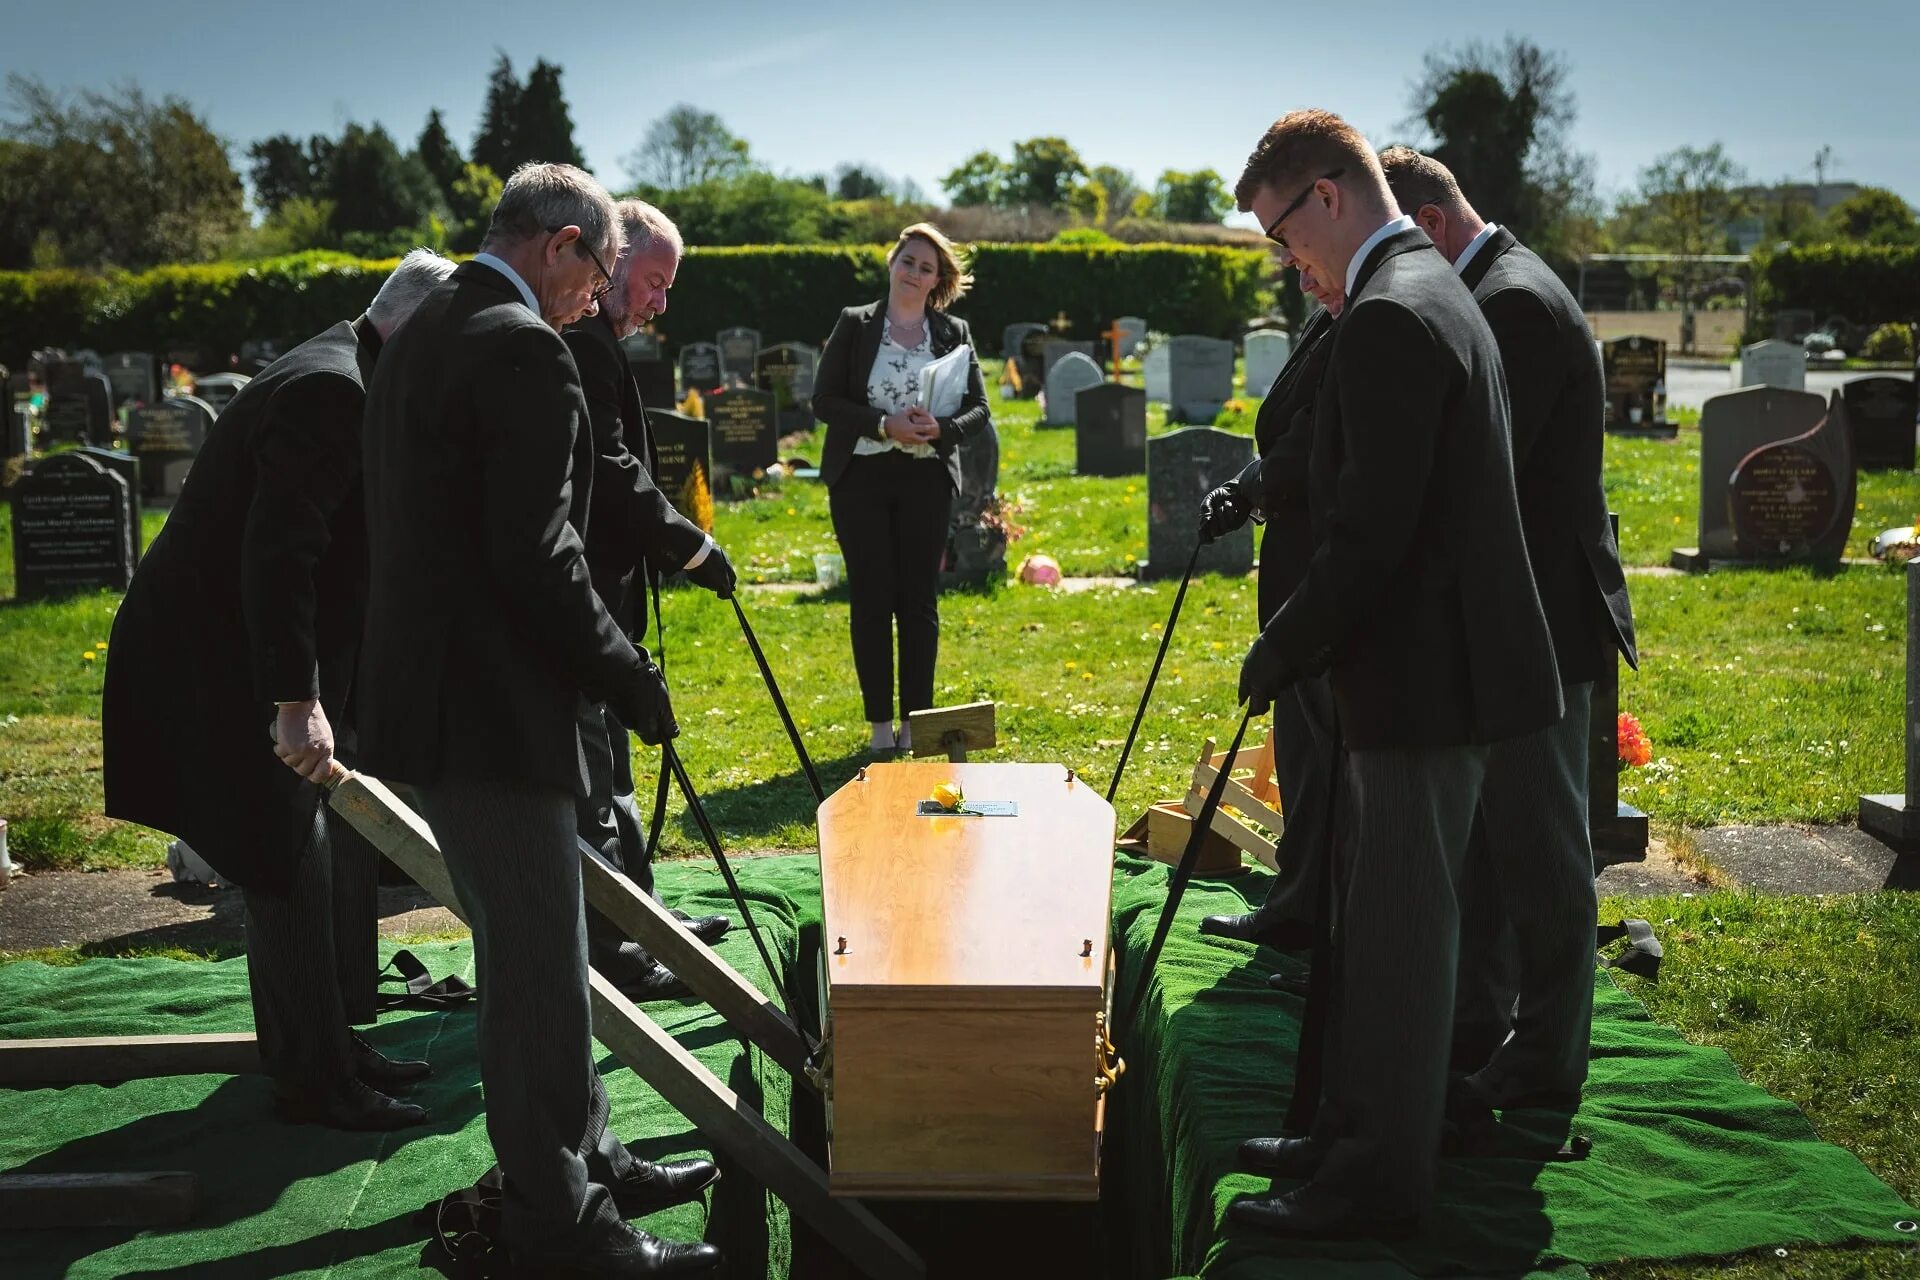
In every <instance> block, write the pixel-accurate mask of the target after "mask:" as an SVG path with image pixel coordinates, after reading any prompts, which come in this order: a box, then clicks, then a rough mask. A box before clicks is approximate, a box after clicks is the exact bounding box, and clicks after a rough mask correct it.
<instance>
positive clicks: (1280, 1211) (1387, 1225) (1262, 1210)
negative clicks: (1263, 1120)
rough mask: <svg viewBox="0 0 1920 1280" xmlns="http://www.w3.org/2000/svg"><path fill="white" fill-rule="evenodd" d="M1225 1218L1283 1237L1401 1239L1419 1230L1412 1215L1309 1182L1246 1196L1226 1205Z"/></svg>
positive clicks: (1417, 1223) (1418, 1221)
mask: <svg viewBox="0 0 1920 1280" xmlns="http://www.w3.org/2000/svg"><path fill="white" fill-rule="evenodd" d="M1227 1219H1228V1221H1230V1222H1237V1223H1240V1224H1241V1225H1242V1226H1248V1227H1257V1228H1259V1229H1260V1230H1262V1231H1271V1232H1273V1233H1275V1234H1276V1235H1283V1236H1308V1237H1312V1238H1313V1239H1316V1240H1400V1239H1404V1238H1406V1237H1407V1236H1410V1235H1412V1234H1413V1233H1414V1232H1415V1231H1416V1230H1418V1229H1419V1226H1420V1220H1419V1219H1418V1218H1417V1217H1415V1216H1413V1215H1411V1214H1405V1215H1399V1216H1392V1217H1389V1216H1385V1215H1382V1214H1379V1213H1374V1212H1369V1211H1368V1210H1366V1209H1364V1208H1362V1207H1361V1206H1360V1205H1358V1204H1355V1203H1354V1202H1353V1201H1351V1200H1349V1199H1347V1198H1346V1197H1345V1196H1342V1195H1339V1194H1337V1193H1335V1192H1331V1191H1327V1190H1324V1189H1322V1188H1319V1187H1315V1186H1314V1185H1313V1184H1312V1183H1308V1184H1307V1185H1306V1186H1304V1187H1301V1188H1299V1189H1298V1190H1296V1191H1287V1192H1283V1193H1282V1194H1280V1195H1277V1196H1270V1197H1268V1198H1266V1199H1256V1198H1254V1197H1252V1196H1248V1197H1246V1198H1244V1199H1240V1200H1235V1201H1234V1202H1233V1203H1232V1204H1230V1205H1228V1206H1227Z"/></svg>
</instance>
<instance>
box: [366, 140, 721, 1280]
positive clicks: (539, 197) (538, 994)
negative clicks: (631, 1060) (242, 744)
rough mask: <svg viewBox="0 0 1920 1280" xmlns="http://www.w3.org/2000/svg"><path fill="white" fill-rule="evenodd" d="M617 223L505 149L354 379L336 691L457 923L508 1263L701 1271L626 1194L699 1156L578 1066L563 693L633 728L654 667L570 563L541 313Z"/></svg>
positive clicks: (648, 720) (707, 1263)
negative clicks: (346, 653) (421, 292)
mask: <svg viewBox="0 0 1920 1280" xmlns="http://www.w3.org/2000/svg"><path fill="white" fill-rule="evenodd" d="M621 247H622V234H621V229H620V221H619V218H618V217H617V215H616V214H615V213H614V209H613V201H612V199H611V198H609V197H608V195H607V193H606V192H605V191H604V190H602V189H601V187H600V185H599V184H598V183H597V182H595V181H594V180H593V179H592V178H591V177H590V176H589V175H587V174H586V173H584V172H583V171H581V170H579V169H576V168H573V167H572V166H569V165H526V166H523V167H522V168H520V169H519V170H517V171H515V173H514V174H513V176H512V177H511V178H510V179H509V180H508V182H507V184H506V187H505V189H504V190H503V191H502V193H501V196H500V203H499V205H498V206H497V207H496V208H495V209H494V212H493V222H492V226H491V227H490V228H489V230H488V232H487V238H486V241H485V242H484V243H483V244H482V246H481V248H482V252H481V253H480V255H479V256H478V257H476V258H475V259H474V260H473V261H472V262H469V263H467V264H465V265H464V266H462V267H461V268H460V269H459V270H458V271H456V272H455V273H454V276H453V280H452V282H451V283H450V284H449V285H448V286H447V287H445V288H443V289H441V290H439V291H438V292H436V293H435V294H434V295H433V296H432V297H430V298H429V299H428V300H427V301H426V303H425V304H424V305H423V306H422V307H421V308H420V311H419V312H418V314H416V316H415V317H414V320H413V322H412V323H411V324H409V325H408V326H407V328H406V329H405V330H404V331H402V332H401V334H400V335H399V336H398V338H397V340H396V341H395V343H394V344H393V349H392V350H391V351H390V352H389V354H388V359H387V361H385V362H383V363H382V365H381V368H380V371H379V372H378V374H376V376H375V378H374V382H373V386H372V387H371V388H370V390H369V393H368V397H367V430H366V473H367V527H368V532H369V536H370V537H371V539H372V545H373V551H374V555H373V578H372V591H371V598H370V601H369V614H368V616H369V618H370V620H371V621H372V624H373V625H370V626H369V628H368V631H367V640H366V654H365V658H364V661H363V662H362V664H361V683H360V689H359V698H360V703H359V705H360V708H361V712H362V714H361V722H362V728H361V733H362V741H363V747H364V757H365V764H366V767H367V768H368V769H369V770H370V771H371V772H373V773H375V774H377V775H378V776H380V777H382V778H389V779H397V780H399V781H403V782H409V783H412V784H413V785H414V787H415V791H416V794H417V796H418V798H419V801H420V808H421V810H422V812H423V814H424V815H425V817H426V819H427V822H428V823H429V824H430V825H431V826H432V828H433V833H434V836H435V838H436V839H437V840H438V841H439V844H440V849H441V852H442V854H443V855H444V856H445V858H446V863H447V871H448V874H449V875H450V876H451V878H452V880H453V884H454V888H455V890H456V892H458V894H459V895H460V902H461V905H462V906H463V907H464V908H465V909H466V911H467V915H468V917H469V919H470V920H471V922H472V924H473V934H474V958H475V962H476V967H477V970H478V975H479V981H480V989H481V997H480V1028H479V1031H480V1034H479V1042H480V1078H481V1082H482V1084H483V1085H484V1086H485V1089H486V1095H487V1133H488V1136H489V1137H490V1138H492V1140H493V1149H494V1154H495V1155H496V1157H497V1158H498V1159H499V1162H500V1170H501V1173H502V1174H503V1175H504V1179H505V1192H504V1201H503V1206H502V1213H501V1237H502V1242H503V1244H504V1245H505V1246H506V1248H507V1251H508V1252H509V1253H510V1254H511V1255H512V1257H513V1258H514V1259H515V1261H517V1262H521V1263H525V1264H529V1265H533V1266H538V1267H545V1268H548V1269H550V1270H552V1269H558V1270H561V1271H563V1272H580V1273H585V1274H592V1275H602V1276H640V1275H682V1274H690V1273H695V1272H706V1271H710V1270H711V1269H712V1268H713V1267H714V1266H716V1265H718V1263H719V1251H718V1250H716V1249H714V1248H713V1247H712V1246H710V1245H707V1244H678V1243H673V1242H668V1241H662V1240H656V1239H654V1238H653V1237H652V1236H648V1235H646V1234H644V1233H642V1232H639V1231H636V1230H634V1229H633V1228H631V1227H629V1226H628V1225H627V1224H626V1223H625V1222H624V1221H622V1219H623V1218H627V1217H634V1216H637V1215H640V1214H643V1213H648V1212H651V1211H653V1210H654V1209H657V1208H661V1207H663V1206H665V1205H668V1204H674V1203H678V1202H680V1201H683V1200H688V1199H691V1198H693V1197H694V1196H696V1195H698V1194H699V1192H700V1191H701V1190H702V1189H703V1188H704V1187H706V1186H707V1185H708V1184H709V1183H711V1182H712V1181H713V1180H714V1178H715V1177H717V1176H718V1174H717V1171H716V1170H715V1169H714V1166H713V1165H712V1163H711V1162H709V1161H705V1160H688V1161H681V1162H679V1163H677V1164H673V1165H657V1164H651V1163H648V1162H645V1161H639V1160H636V1159H634V1158H633V1156H632V1155H631V1154H630V1153H629V1152H628V1151H627V1150H626V1148H625V1147H623V1146H622V1145H621V1144H620V1142H619V1140H618V1139H617V1138H615V1137H614V1136H613V1135H612V1134H611V1133H610V1132H609V1131H608V1129H607V1095H606V1091H605V1090H604V1088H602V1086H601V1083H600V1076H599V1073H598V1072H597V1071H596V1070H595V1067H594V1055H593V1032H592V1019H591V1016H590V1013H589V1006H588V995H587V956H586V921H585V915H584V912H583V909H582V903H581V896H580V895H581V876H580V854H579V845H578V837H577V836H576V834H575V830H574V804H575V796H576V795H579V794H582V793H584V792H585V790H586V785H587V779H586V776H585V768H584V761H582V759H581V756H580V741H579V730H578V715H579V708H580V705H581V703H582V701H583V699H584V700H586V701H590V702H605V703H607V704H609V705H611V706H612V707H613V708H614V710H615V711H616V712H618V714H619V716H620V718H621V720H622V721H623V722H624V723H625V724H627V725H629V726H631V727H632V728H633V730H634V731H635V732H637V733H638V734H639V735H640V736H641V738H642V739H643V740H645V741H647V742H655V743H657V742H664V741H665V740H667V739H668V738H670V737H672V736H673V735H674V734H675V733H676V732H677V731H678V729H677V726H676V725H675V724H674V721H673V712H672V708H671V707H670V706H669V705H668V702H667V693H666V684H665V682H664V681H663V680H662V679H661V677H660V672H659V669H658V668H657V667H655V666H654V664H653V663H652V662H651V661H650V660H649V659H648V658H647V655H646V654H645V652H644V651H640V650H636V649H635V648H634V646H633V645H632V644H631V643H630V642H629V641H628V639H627V637H626V636H625V635H623V634H621V631H620V628H619V627H618V625H617V624H616V623H615V622H614V620H613V618H612V617H611V616H609V615H608V613H607V610H606V607H605V606H604V605H603V604H602V603H601V601H600V598H599V597H598V596H597V595H596V594H595V593H594V590H593V587H592V584H591V582H590V580H589V576H588V570H587V563H586V556H585V554H584V553H583V551H582V546H581V532H582V531H583V530H584V528H585V525H586V512H587V503H588V499H589V494H590V490H591V488H592V482H593V440H592V434H591V432H590V430H589V429H588V426H587V409H586V403H585V401H584V399H583V398H582V396H581V391H580V378H579V374H578V372H577V370H576V369H575V367H574V362H573V357H572V356H571V355H570V354H569V353H568V351H567V347H566V344H565V343H564V342H562V341H561V339H560V335H559V332H558V330H559V329H560V328H561V327H562V326H563V325H565V324H568V323H570V322H572V321H574V320H578V319H580V318H581V317H583V316H587V315H592V314H594V312H595V310H596V309H597V308H596V304H597V301H598V299H599V298H600V297H601V296H603V295H604V293H605V291H606V288H607V287H608V286H609V285H610V284H611V274H612V273H611V267H610V265H609V264H611V263H612V262H613V261H614V260H615V259H616V257H617V256H618V254H619V252H620V249H621Z"/></svg>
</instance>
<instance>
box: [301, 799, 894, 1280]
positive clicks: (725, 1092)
mask: <svg viewBox="0 0 1920 1280" xmlns="http://www.w3.org/2000/svg"><path fill="white" fill-rule="evenodd" d="M331 803H332V805H333V808H334V810H335V812H337V813H339V814H340V816H341V817H343V818H345V819H346V820H347V821H348V822H349V823H351V824H352V825H353V827H354V828H355V829H356V830H358V831H359V832H360V834H361V835H363V836H365V837H366V838H367V839H368V840H369V841H371V842H372V844H373V845H374V847H375V848H377V849H379V850H380V852H382V853H384V854H385V855H386V856H387V857H389V858H391V859H392V860H393V861H394V863H395V864H396V865H398V866H399V867H400V868H401V869H402V870H404V871H406V872H407V874H409V875H411V876H412V877H413V878H414V880H415V881H416V882H418V883H419V885H420V886H421V888H423V889H425V890H426V891H427V892H428V893H431V894H433V895H434V897H436V898H438V899H439V900H440V902H441V903H442V904H443V905H445V906H446V907H447V908H448V909H449V910H451V911H452V912H454V914H456V915H459V916H460V917H461V918H462V919H465V913H464V911H463V910H462V908H461V906H460V900H459V898H458V897H457V896H456V895H455V894H454V892H453V883H452V881H451V880H450V879H449V878H448V876H447V867H446V863H445V862H444V861H442V860H441V857H440V847H439V846H438V845H437V844H436V843H434V839H433V832H432V831H431V830H430V829H429V828H428V827H427V824H426V823H425V822H423V821H421V819H420V817H419V816H418V815H417V814H415V813H414V812H413V811H412V810H410V809H408V808H407V807H406V806H405V805H402V804H400V803H399V801H398V800H396V799H395V798H394V795H393V793H392V792H391V791H389V790H388V789H387V788H386V787H385V786H383V785H382V784H381V783H380V782H379V780H378V779H375V778H367V777H362V776H360V775H357V774H348V775H347V776H346V777H344V778H343V779H339V780H336V782H335V784H334V789H333V797H332V801H331ZM589 874H591V873H589ZM636 892H637V891H636ZM715 963H721V962H720V961H719V960H718V959H717V958H716V959H715ZM736 976H737V975H736ZM588 981H589V983H590V987H591V996H592V1001H593V1034H594V1036H595V1037H596V1038H597V1039H599V1041H600V1043H601V1044H604V1045H605V1046H607V1048H608V1049H610V1050H612V1051H613V1054H614V1056H615V1057H617V1058H619V1059H620V1061H622V1062H624V1063H625V1064H626V1065H627V1066H628V1067H629V1068H631V1069H632V1071H633V1072H634V1074H635V1075H637V1076H639V1077H640V1078H641V1079H642V1080H645V1081H646V1082H647V1083H648V1084H649V1085H651V1086H652V1087H653V1088H654V1089H655V1090H657V1091H658V1092H659V1094H660V1096H661V1097H663V1098H665V1099H666V1100H667V1102H668V1103H670V1104H671V1105H672V1106H673V1107H674V1108H675V1109H677V1110H678V1111H679V1112H680V1113H681V1114H682V1115H684V1116H686V1117H687V1119H688V1120H691V1121H692V1122H693V1124H694V1126H695V1127H696V1128H697V1129H699V1130H700V1132H701V1134H702V1135H703V1136H704V1137H705V1138H706V1140H707V1142H708V1143H709V1144H710V1145H711V1146H712V1148H713V1149H714V1150H715V1151H724V1152H725V1153H726V1154H727V1155H728V1156H730V1157H732V1158H733V1159H734V1160H737V1161H738V1162H739V1163H740V1165H741V1166H742V1167H743V1168H745V1169H747V1170H748V1171H749V1172H751V1173H752V1174H753V1175H754V1176H755V1177H756V1178H758V1179H759V1180H760V1181H761V1183H762V1184H763V1185H765V1186H766V1188H767V1189H768V1190H770V1191H772V1192H773V1193H774V1194H775V1195H777V1196H779V1197H780V1198H781V1200H783V1201H785V1202H786V1204H787V1206H788V1208H790V1209H792V1210H793V1212H794V1213H795V1214H796V1215H797V1216H798V1217H799V1218H800V1219H801V1220H802V1221H804V1222H806V1223H807V1224H808V1225H809V1226H811V1227H812V1228H813V1229H814V1230H815V1231H818V1232H819V1233H820V1234H821V1236H822V1237H823V1238H825V1239H826V1240H827V1242H828V1243H830V1244H831V1245H833V1247H834V1248H836V1249H838V1250H839V1251H840V1253H841V1254H842V1255H844V1256H845V1257H846V1259H847V1261H849V1262H850V1263H852V1264H853V1265H854V1266H856V1267H858V1268H859V1269H860V1270H861V1271H862V1272H864V1273H865V1274H866V1275H868V1276H871V1277H873V1278H874V1280H893V1278H894V1277H920V1276H924V1275H925V1274H926V1264H925V1263H924V1262H922V1261H921V1260H920V1257H919V1255H917V1254H915V1253H914V1252H913V1250H912V1249H910V1248H908V1247H907V1245H906V1244H905V1243H903V1242H902V1241H901V1240H900V1238H899V1237H898V1236H896V1235H894V1234H893V1232H891V1231H889V1230H888V1229H887V1227H886V1226H885V1225H884V1224H883V1223H881V1222H880V1220H879V1219H877V1218H875V1217H874V1216H873V1215H872V1214H871V1213H870V1212H869V1211H868V1210H867V1209H866V1207H865V1206H863V1205H861V1204H860V1203H859V1202H858V1201H856V1200H836V1199H834V1198H833V1196H832V1195H831V1194H830V1192H829V1191H828V1188H827V1177H826V1174H825V1173H823V1172H822V1171H821V1169H820V1167H819V1166H818V1165H816V1164H814V1163H813V1162H812V1161H811V1160H809V1159H807V1157H806V1155H805V1154H804V1153H803V1152H802V1151H801V1150H800V1149H799V1148H798V1147H796V1146H794V1145H793V1143H792V1142H790V1141H788V1140H787V1138H786V1137H784V1136H783V1135H782V1134H781V1133H780V1132H779V1131H778V1130H776V1129H774V1128H773V1126H771V1125H769V1124H768V1123H767V1122H766V1120H765V1119H764V1118H763V1117H761V1116H760V1115H758V1114H756V1113H755V1112H754V1111H753V1109H752V1108H750V1107H748V1106H747V1105H746V1104H744V1103H743V1102H741V1101H740V1099H739V1097H738V1095H736V1094H735V1093H734V1092H733V1091H732V1090H731V1089H729V1088H727V1087H726V1085H725V1084H723V1083H722V1082H721V1081H720V1079H719V1078H718V1077H717V1076H715V1075H714V1074H713V1072H711V1071H709V1070H707V1068H706V1067H704V1066H702V1065H701V1063H700V1061H699V1059H697V1058H695V1057H694V1056H693V1055H692V1054H690V1053H688V1052H687V1051H686V1050H685V1049H684V1048H682V1047H681V1046H680V1043H679V1042H678V1041H676V1040H675V1039H674V1038H673V1037H672V1036H670V1035H668V1034H667V1033H666V1032H665V1031H663V1030H661V1029H660V1026H659V1024H658V1023H656V1022H654V1021H653V1020H652V1019H651V1018H649V1017H648V1016H647V1015H646V1014H645V1013H643V1012H642V1011H641V1010H640V1009H639V1008H638V1007H636V1006H635V1005H634V1003H633V1002H632V1001H630V1000H628V999H627V998H626V997H625V996H623V995H621V994H620V992H619V991H618V990H616V989H615V988H614V986H613V985H612V984H611V983H609V982H608V981H607V980H606V979H605V978H604V977H602V976H601V975H600V974H598V973H595V972H592V971H591V970H590V971H589V972H588ZM481 998H482V999H484V998H485V996H484V994H483V995H482V997H481Z"/></svg>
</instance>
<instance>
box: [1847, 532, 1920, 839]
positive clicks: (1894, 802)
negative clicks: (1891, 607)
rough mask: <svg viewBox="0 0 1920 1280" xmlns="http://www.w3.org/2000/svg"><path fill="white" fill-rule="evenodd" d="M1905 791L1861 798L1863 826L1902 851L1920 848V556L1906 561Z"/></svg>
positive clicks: (1862, 827)
mask: <svg viewBox="0 0 1920 1280" xmlns="http://www.w3.org/2000/svg"><path fill="white" fill-rule="evenodd" d="M1906 706H1907V714H1906V729H1907V734H1906V738H1907V751H1906V766H1907V767H1906V790H1905V791H1904V792H1902V793H1900V794H1897V795H1863V796H1861V797H1860V829H1861V830H1862V831H1864V832H1866V833H1867V834H1868V835H1871V836H1873V837H1875V838H1876V839H1878V840H1881V841H1884V842H1885V843H1887V844H1890V845H1892V846H1893V847H1894V848H1895V849H1898V850H1900V851H1901V852H1902V853H1911V852H1912V851H1913V850H1914V849H1915V848H1920V556H1916V557H1915V558H1913V559H1912V560H1909V561H1907V696H1906Z"/></svg>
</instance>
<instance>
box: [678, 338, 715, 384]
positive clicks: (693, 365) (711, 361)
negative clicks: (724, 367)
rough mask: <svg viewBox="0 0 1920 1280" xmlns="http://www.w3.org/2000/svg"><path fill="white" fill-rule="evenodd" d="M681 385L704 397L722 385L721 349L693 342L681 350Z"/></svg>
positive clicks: (704, 343)
mask: <svg viewBox="0 0 1920 1280" xmlns="http://www.w3.org/2000/svg"><path fill="white" fill-rule="evenodd" d="M680 385H681V387H683V388H684V389H686V390H688V391H698V392H699V393H700V394H701V395H702V396H704V395H706V394H707V393H708V392H710V391H712V390H713V389H714V388H715V387H717V386H719V385H720V348H719V347H716V346H714V345H713V344H712V343H711V342H692V343H688V344H687V345H686V346H684V347H682V348H680Z"/></svg>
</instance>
